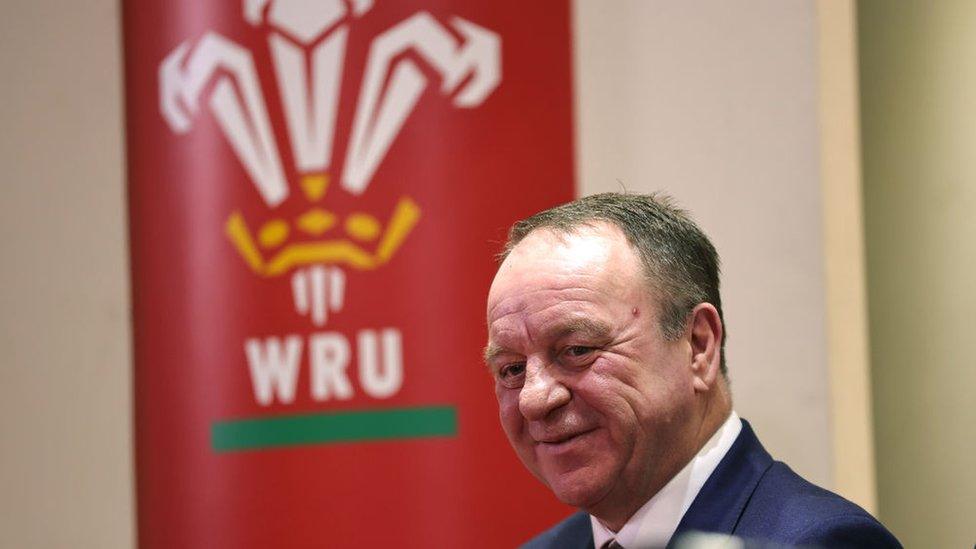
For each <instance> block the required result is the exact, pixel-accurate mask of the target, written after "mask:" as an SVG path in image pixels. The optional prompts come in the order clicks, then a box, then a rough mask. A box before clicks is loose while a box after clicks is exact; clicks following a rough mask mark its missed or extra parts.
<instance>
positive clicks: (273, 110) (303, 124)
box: [124, 0, 573, 548]
mask: <svg viewBox="0 0 976 549" xmlns="http://www.w3.org/2000/svg"><path fill="white" fill-rule="evenodd" d="M568 12H569V10H568V6H567V4H566V3H565V2H545V3H539V2H516V1H506V2H502V1H496V2H480V1H476V0H467V1H442V2H433V1H432V2H407V1H398V2H384V3H376V5H373V2H372V1H370V0H347V1H340V0H333V1H321V2H302V1H296V0H292V1H288V0H245V1H244V2H242V3H234V2H210V3H208V2H199V1H197V0H193V1H190V0H185V1H171V0H166V1H163V0H153V1H148V0H146V1H139V2H134V1H133V2H125V4H124V25H125V62H126V99H127V124H128V161H129V207H130V225H131V250H132V277H133V293H134V311H133V317H134V318H133V320H134V329H135V409H136V410H135V411H136V416H135V417H136V462H137V489H138V527H139V543H140V546H142V547H166V548H170V547H208V548H210V547H235V548H238V547H262V548H265V547H343V546H349V547H351V546H356V547H371V546H377V545H386V544H389V545H394V546H418V547H419V546H424V547H446V546H453V547H458V546H466V547H475V546H483V547H503V546H511V545H514V544H516V543H517V542H519V541H523V540H525V539H526V538H528V537H529V536H530V535H531V534H533V533H534V532H536V531H538V530H539V529H540V528H542V527H543V526H546V525H548V524H550V523H552V522H554V521H555V520H557V519H558V518H560V517H561V516H562V515H564V514H565V513H566V512H567V509H566V508H565V507H562V506H560V505H558V504H557V503H556V502H555V501H554V500H553V498H552V496H551V494H550V493H549V492H548V491H547V490H546V489H545V488H544V487H543V486H542V485H541V484H539V483H538V482H537V481H534V480H533V479H531V478H530V477H529V475H528V473H526V472H525V471H524V470H523V468H522V466H521V464H519V463H518V462H517V459H516V458H515V456H514V453H513V452H512V450H511V449H510V448H509V447H508V444H507V442H506V441H505V439H504V435H503V434H502V431H501V429H500V427H499V425H498V420H497V411H496V404H495V402H494V397H493V390H492V381H491V379H490V377H489V376H488V374H487V372H486V370H485V367H484V366H483V364H482V361H481V358H480V349H481V346H482V345H483V344H484V340H485V326H484V297H485V294H486V291H487V288H488V285H489V282H490V279H491V275H492V273H493V270H494V261H493V258H492V256H493V254H495V253H497V252H498V248H499V245H500V243H501V242H502V241H503V240H504V237H505V229H506V227H507V226H508V225H509V224H510V223H511V222H512V221H513V220H515V219H517V218H519V217H523V216H525V215H528V214H530V213H532V212H535V211H537V210H539V209H541V208H544V207H547V206H550V205H553V204H556V203H560V202H563V201H566V200H569V199H570V198H571V197H572V192H573V190H572V189H573V186H572V185H573V158H572V120H571V89H570V83H571V78H570V63H571V62H570V35H569V28H570V25H569V13H568Z"/></svg>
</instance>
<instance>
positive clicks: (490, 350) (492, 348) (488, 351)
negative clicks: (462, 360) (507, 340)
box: [482, 343, 506, 366]
mask: <svg viewBox="0 0 976 549" xmlns="http://www.w3.org/2000/svg"><path fill="white" fill-rule="evenodd" d="M505 352H506V351H505V349H503V348H501V347H499V346H498V345H495V344H494V343H489V344H488V345H485V350H484V351H482V356H483V357H484V359H485V364H487V365H488V366H491V362H492V361H493V360H494V359H495V357H497V356H498V355H501V354H505Z"/></svg>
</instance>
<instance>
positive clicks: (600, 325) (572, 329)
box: [544, 317, 611, 339]
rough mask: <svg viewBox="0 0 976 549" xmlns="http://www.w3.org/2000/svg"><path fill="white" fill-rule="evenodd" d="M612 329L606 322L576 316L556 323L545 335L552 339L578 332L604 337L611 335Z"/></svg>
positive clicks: (584, 334) (586, 335) (598, 337)
mask: <svg viewBox="0 0 976 549" xmlns="http://www.w3.org/2000/svg"><path fill="white" fill-rule="evenodd" d="M610 331H611V330H610V325H609V324H607V323H606V322H601V321H599V320H594V319H592V318H586V317H576V318H569V319H566V320H565V321H563V322H559V323H556V324H554V325H553V326H551V327H549V328H547V329H546V331H545V334H544V335H545V336H546V337H548V338H550V339H561V338H564V337H566V336H570V335H576V334H579V335H582V336H584V337H590V338H594V339H603V338H607V337H609V336H610Z"/></svg>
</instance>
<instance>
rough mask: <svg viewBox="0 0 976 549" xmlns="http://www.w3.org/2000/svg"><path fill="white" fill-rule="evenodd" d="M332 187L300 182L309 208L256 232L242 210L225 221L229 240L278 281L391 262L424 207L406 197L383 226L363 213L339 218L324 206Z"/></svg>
mask: <svg viewBox="0 0 976 549" xmlns="http://www.w3.org/2000/svg"><path fill="white" fill-rule="evenodd" d="M328 186H329V176H328V174H318V175H306V176H304V177H302V179H301V187H302V191H303V193H304V195H305V197H306V198H307V199H308V202H309V203H310V205H311V207H310V208H308V209H307V210H306V211H304V212H303V213H301V214H300V215H298V216H296V217H295V218H294V219H291V220H290V222H289V220H286V219H282V218H280V217H279V218H274V219H271V220H269V221H266V222H265V223H263V224H262V225H261V226H260V227H258V228H256V229H255V230H253V231H252V229H251V228H250V227H248V225H247V223H246V221H245V220H244V216H243V215H242V214H241V212H240V211H235V212H233V213H232V214H231V215H230V217H228V218H227V222H226V224H225V227H224V228H225V232H226V234H227V237H228V238H230V241H231V242H232V243H233V244H234V247H235V248H236V249H237V252H238V253H239V254H240V255H241V257H242V258H243V259H244V261H245V262H247V264H248V266H249V267H250V268H251V270H253V271H254V272H255V273H257V274H259V275H262V276H278V275H281V274H284V273H286V272H288V270H289V269H291V268H293V267H299V266H303V265H312V264H333V265H345V266H347V267H351V268H354V269H359V270H370V269H375V268H377V267H379V266H380V265H383V264H384V263H386V262H387V261H389V260H390V259H391V258H392V257H393V255H394V254H395V253H396V251H397V249H399V248H400V245H401V244H403V241H404V240H405V239H406V237H407V235H408V234H410V231H411V230H413V227H414V225H416V224H417V221H418V220H419V219H420V208H419V207H418V206H417V204H416V203H415V202H414V201H413V200H412V199H411V198H409V197H406V196H404V197H401V198H400V200H399V201H398V202H397V204H396V206H395V207H394V209H393V212H391V213H390V214H389V215H388V216H387V218H386V222H385V223H384V222H381V221H380V220H378V219H377V218H376V217H375V216H373V215H371V214H369V213H365V212H351V213H349V214H348V215H346V216H345V217H344V218H342V219H340V218H339V216H337V215H336V214H335V213H334V212H331V211H329V210H326V209H324V208H323V207H322V206H320V203H321V202H322V199H323V197H324V196H325V192H326V190H327V189H328Z"/></svg>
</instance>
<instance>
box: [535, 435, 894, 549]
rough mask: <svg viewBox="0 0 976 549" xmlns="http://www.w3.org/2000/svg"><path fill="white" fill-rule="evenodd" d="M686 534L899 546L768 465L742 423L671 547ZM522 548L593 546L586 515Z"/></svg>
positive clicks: (866, 519)
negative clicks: (704, 533) (696, 533)
mask: <svg viewBox="0 0 976 549" xmlns="http://www.w3.org/2000/svg"><path fill="white" fill-rule="evenodd" d="M692 531H698V532H712V533H719V534H726V535H733V536H737V537H740V538H744V539H747V540H757V541H758V540H762V541H766V542H773V543H778V544H785V545H805V546H809V545H812V546H820V547H879V548H886V547H901V544H899V543H898V540H896V539H895V537H894V536H892V535H891V533H890V532H888V530H886V529H885V527H884V526H882V525H881V523H880V522H878V521H877V520H875V518H874V517H872V516H871V515H870V514H868V512H867V511H865V510H864V509H861V508H860V507H858V506H857V505H855V504H853V503H851V502H849V501H847V500H846V499H844V498H842V497H840V496H838V495H837V494H834V493H832V492H828V491H827V490H824V489H823V488H820V487H818V486H814V485H813V484H810V483H809V482H807V481H805V480H803V478H801V477H800V476H799V475H797V474H796V473H794V472H793V470H792V469H790V468H789V467H787V465H786V464H785V463H783V462H781V461H773V458H772V457H770V455H769V453H767V452H766V450H765V449H764V448H763V446H762V444H760V443H759V439H758V438H756V434H755V433H754V432H753V431H752V428H751V427H750V426H749V423H748V422H746V421H745V420H743V421H742V431H741V432H740V433H739V436H738V438H736V439H735V442H734V443H733V444H732V447H731V448H730V449H729V452H728V453H727V454H726V455H725V457H724V458H722V461H721V462H719V464H718V467H716V469H715V471H714V472H713V473H712V475H711V476H710V477H708V480H706V481H705V484H704V486H702V489H701V491H700V492H699V493H698V496H697V497H695V500H694V501H693V502H692V503H691V506H690V507H689V508H688V511H687V512H685V514H684V516H683V517H682V518H681V522H680V523H679V524H678V529H677V530H676V531H675V534H674V536H673V537H672V542H673V541H674V540H676V539H678V538H679V537H680V536H681V534H683V533H686V532H692ZM523 547H525V548H527V549H543V548H548V547H552V548H556V547H558V548H560V549H562V548H566V549H593V531H592V529H591V527H590V517H589V515H587V514H586V513H583V512H579V513H576V514H574V515H572V516H570V517H569V518H567V519H566V520H564V521H562V522H561V523H559V524H557V525H556V526H555V527H553V528H552V529H550V530H548V531H546V532H543V533H542V534H541V535H539V536H538V537H536V538H534V539H532V540H531V541H529V542H528V543H527V544H525V545H524V546H523ZM626 549H638V548H630V547H628V548H626Z"/></svg>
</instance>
